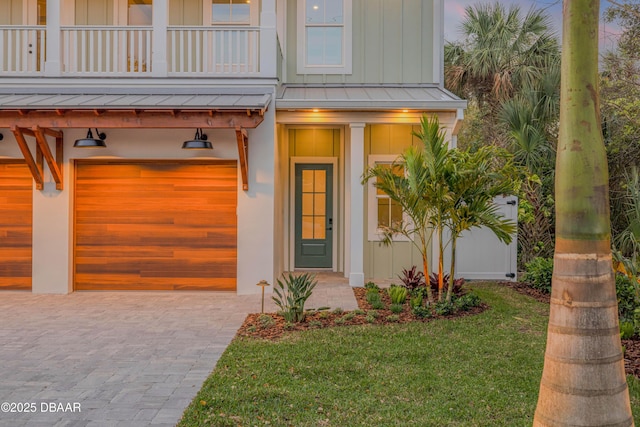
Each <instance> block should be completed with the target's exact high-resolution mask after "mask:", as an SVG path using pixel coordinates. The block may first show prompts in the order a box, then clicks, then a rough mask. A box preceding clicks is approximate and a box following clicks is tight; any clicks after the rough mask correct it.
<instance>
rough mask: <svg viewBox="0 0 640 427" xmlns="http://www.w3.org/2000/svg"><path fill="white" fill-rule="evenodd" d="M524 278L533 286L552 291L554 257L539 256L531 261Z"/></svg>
mask: <svg viewBox="0 0 640 427" xmlns="http://www.w3.org/2000/svg"><path fill="white" fill-rule="evenodd" d="M525 268H526V272H525V273H524V276H522V280H523V281H524V282H526V283H528V284H529V285H531V287H532V288H535V289H539V290H541V291H543V292H545V293H547V294H549V293H551V277H552V276H553V259H551V258H542V257H537V258H534V259H532V260H531V261H529V262H528V263H527V264H526V266H525Z"/></svg>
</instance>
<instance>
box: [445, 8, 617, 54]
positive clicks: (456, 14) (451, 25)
mask: <svg viewBox="0 0 640 427" xmlns="http://www.w3.org/2000/svg"><path fill="white" fill-rule="evenodd" d="M495 1H496V0H445V1H444V21H445V25H444V38H445V40H446V41H455V40H459V39H460V38H462V35H461V34H460V24H461V22H462V21H463V20H464V17H465V8H466V7H467V6H473V5H476V4H488V3H489V4H493V3H494V2H495ZM498 1H499V2H500V3H501V4H504V5H505V6H506V7H509V6H510V5H512V4H513V5H518V6H520V10H521V12H522V13H523V15H524V14H526V12H528V11H529V9H530V8H532V7H533V8H535V9H545V10H547V12H548V14H549V15H550V16H551V21H552V25H553V28H554V30H555V31H556V33H557V34H558V35H559V36H560V35H561V33H562V0H498ZM607 7H609V2H608V1H607V0H600V11H601V13H602V12H604V10H605V9H606V8H607ZM619 33H620V28H619V27H617V26H616V25H614V24H612V23H608V22H604V20H603V19H600V49H601V50H603V49H612V48H613V47H614V46H615V40H616V35H617V34H619Z"/></svg>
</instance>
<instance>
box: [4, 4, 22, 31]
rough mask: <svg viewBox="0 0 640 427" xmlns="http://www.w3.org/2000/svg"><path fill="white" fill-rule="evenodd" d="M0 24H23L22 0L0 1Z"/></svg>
mask: <svg viewBox="0 0 640 427" xmlns="http://www.w3.org/2000/svg"><path fill="white" fill-rule="evenodd" d="M0 25H23V22H22V0H2V1H0Z"/></svg>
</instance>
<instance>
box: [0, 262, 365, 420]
mask: <svg viewBox="0 0 640 427" xmlns="http://www.w3.org/2000/svg"><path fill="white" fill-rule="evenodd" d="M319 279H320V282H321V283H320V284H319V285H318V287H317V288H316V291H315V292H314V295H313V296H312V300H310V301H309V306H310V307H320V306H330V307H332V308H335V307H341V308H343V309H345V310H350V309H353V308H355V307H356V302H355V298H354V297H353V292H352V290H351V289H350V288H349V286H348V284H347V282H346V280H345V279H342V278H340V277H339V276H337V275H331V274H329V275H327V274H323V275H319ZM265 300H266V301H265V302H266V304H265V311H275V305H273V303H272V302H271V301H270V296H268V295H267V297H266V298H265ZM258 311H260V297H259V296H258V295H251V296H236V295H235V294H233V293H213V292H198V293H195V292H187V293H183V292H173V293H169V292H146V293H145V292H77V293H73V294H70V295H33V294H30V293H20V292H2V293H0V404H2V412H0V426H7V427H17V426H43V427H44V426H47V427H52V426H101V427H104V426H149V425H151V426H174V425H175V424H176V423H177V422H178V421H179V419H180V418H181V416H182V412H183V411H184V409H185V408H186V406H187V405H188V404H189V403H190V401H191V400H192V399H193V397H194V396H195V394H196V393H197V392H198V390H199V389H200V387H201V386H202V383H203V381H204V380H205V379H206V378H207V376H208V375H209V374H210V373H211V371H212V370H213V368H214V366H215V364H216V362H217V361H218V359H219V358H220V356H221V355H222V353H223V352H224V350H225V348H226V347H227V345H228V344H229V342H230V341H231V340H232V339H233V337H234V336H235V333H236V331H237V329H238V328H239V327H240V325H241V324H242V322H243V321H244V319H245V317H246V315H247V314H248V313H252V312H258ZM4 402H6V403H9V404H11V403H14V404H15V405H13V407H9V410H12V409H13V410H16V411H18V410H19V411H24V410H25V409H24V406H25V404H26V406H27V407H28V409H29V410H32V411H33V412H30V413H24V412H21V413H17V412H6V409H7V408H6V405H5V404H4ZM78 408H79V410H78Z"/></svg>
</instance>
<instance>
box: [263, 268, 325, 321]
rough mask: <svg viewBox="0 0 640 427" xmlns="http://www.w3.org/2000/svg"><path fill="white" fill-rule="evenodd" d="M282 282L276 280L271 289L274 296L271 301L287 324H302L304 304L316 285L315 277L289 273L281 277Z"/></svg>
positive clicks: (306, 274) (307, 274)
mask: <svg viewBox="0 0 640 427" xmlns="http://www.w3.org/2000/svg"><path fill="white" fill-rule="evenodd" d="M283 280H284V283H283V281H281V280H280V279H278V281H277V284H276V285H275V286H274V287H273V292H274V293H275V295H274V296H273V297H272V299H273V301H274V302H275V303H276V305H277V306H278V307H280V311H282V316H283V317H284V320H285V321H287V322H302V320H303V319H304V304H305V303H306V301H307V299H309V297H310V296H311V293H312V292H313V288H315V287H316V284H317V283H318V282H317V281H316V280H315V276H313V275H311V274H309V273H305V274H301V275H299V276H294V275H293V274H291V273H288V275H286V276H285V275H283Z"/></svg>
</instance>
